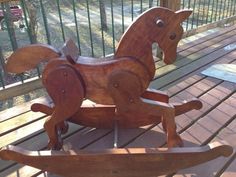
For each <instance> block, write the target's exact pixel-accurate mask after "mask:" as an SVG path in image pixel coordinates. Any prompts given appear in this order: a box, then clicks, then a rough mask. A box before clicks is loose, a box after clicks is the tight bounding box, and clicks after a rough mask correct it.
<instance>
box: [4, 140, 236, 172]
mask: <svg viewBox="0 0 236 177" xmlns="http://www.w3.org/2000/svg"><path fill="white" fill-rule="evenodd" d="M232 152H233V148H232V147H231V146H229V145H225V144H222V143H219V142H214V143H211V144H209V145H207V146H203V147H194V148H170V149H167V148H122V149H107V150H102V151H84V150H81V151H77V152H75V151H72V150H71V151H66V152H64V151H27V150H24V149H22V148H19V147H16V146H7V147H5V148H3V149H1V150H0V158H1V159H3V160H14V161H16V162H18V163H22V164H25V165H29V166H32V167H35V168H38V169H41V170H43V171H48V172H51V173H54V174H57V175H61V176H67V177H84V176H86V177H93V176H97V177H102V176H107V177H143V176H146V177H149V176H158V175H164V174H170V173H174V172H177V171H178V170H180V169H184V168H188V167H191V166H194V165H198V164H201V163H204V162H207V161H209V160H212V159H215V158H217V157H220V156H225V157H227V156H230V155H231V154H232ZM58 162H59V163H58Z"/></svg>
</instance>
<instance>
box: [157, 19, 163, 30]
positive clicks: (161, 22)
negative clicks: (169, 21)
mask: <svg viewBox="0 0 236 177" xmlns="http://www.w3.org/2000/svg"><path fill="white" fill-rule="evenodd" d="M156 24H157V26H158V27H159V28H162V27H163V26H164V22H163V20H161V19H158V20H157V21H156Z"/></svg>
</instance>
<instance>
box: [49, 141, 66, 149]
mask: <svg viewBox="0 0 236 177" xmlns="http://www.w3.org/2000/svg"><path fill="white" fill-rule="evenodd" d="M62 146H63V141H62V139H61V140H60V141H58V142H52V141H49V142H48V146H47V149H49V150H61V149H62Z"/></svg>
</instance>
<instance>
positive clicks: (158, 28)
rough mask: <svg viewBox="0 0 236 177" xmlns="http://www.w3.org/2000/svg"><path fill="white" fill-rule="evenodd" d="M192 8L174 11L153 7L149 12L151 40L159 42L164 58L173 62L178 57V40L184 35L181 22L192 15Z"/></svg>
mask: <svg viewBox="0 0 236 177" xmlns="http://www.w3.org/2000/svg"><path fill="white" fill-rule="evenodd" d="M191 13H192V11H191V10H179V11H177V12H173V11H171V10H169V9H166V8H153V9H151V10H150V11H149V12H148V13H147V17H148V18H149V20H147V22H146V23H148V26H149V27H150V30H149V40H150V41H151V42H152V43H153V42H156V43H158V45H159V47H160V48H161V49H162V51H163V60H164V62H165V63H166V64H171V63H173V62H174V61H175V59H176V55H177V54H176V50H177V45H178V42H179V41H180V39H181V37H182V35H183V28H182V26H181V23H182V22H183V21H184V20H186V19H187V18H188V17H189V16H190V15H191Z"/></svg>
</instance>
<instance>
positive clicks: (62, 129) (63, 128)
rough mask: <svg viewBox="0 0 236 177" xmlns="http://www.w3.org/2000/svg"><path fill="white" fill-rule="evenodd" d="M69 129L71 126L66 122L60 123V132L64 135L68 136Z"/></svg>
mask: <svg viewBox="0 0 236 177" xmlns="http://www.w3.org/2000/svg"><path fill="white" fill-rule="evenodd" d="M68 129H69V124H68V123H67V122H66V121H64V122H62V123H60V125H59V130H60V133H61V134H62V135H64V134H66V133H67V132H68Z"/></svg>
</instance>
